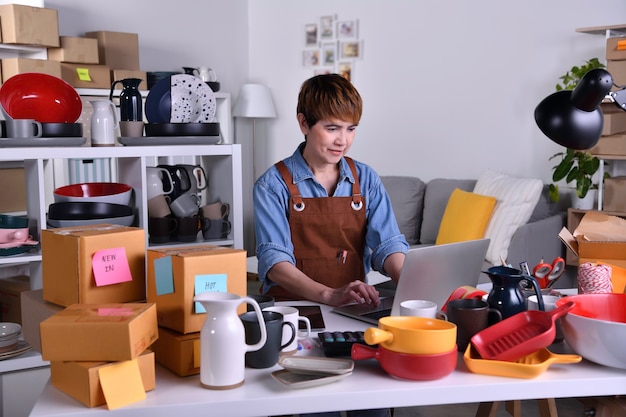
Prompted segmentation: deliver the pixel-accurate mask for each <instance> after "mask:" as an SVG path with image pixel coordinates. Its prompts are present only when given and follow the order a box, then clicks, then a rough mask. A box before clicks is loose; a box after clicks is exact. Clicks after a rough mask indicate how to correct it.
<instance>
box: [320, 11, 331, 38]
mask: <svg viewBox="0 0 626 417" xmlns="http://www.w3.org/2000/svg"><path fill="white" fill-rule="evenodd" d="M333 22H334V19H333V17H332V16H322V17H320V30H319V32H320V33H319V35H320V39H333V38H334V37H335V30H334V24H333Z"/></svg>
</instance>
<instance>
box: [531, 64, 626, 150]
mask: <svg viewBox="0 0 626 417" xmlns="http://www.w3.org/2000/svg"><path fill="white" fill-rule="evenodd" d="M612 86H613V77H612V76H611V74H609V72H608V71H606V70H603V69H593V70H591V71H589V72H588V73H586V74H585V76H584V77H583V78H582V79H581V80H580V82H579V83H578V85H577V86H576V88H574V89H573V90H571V91H569V90H564V91H557V92H556V93H554V94H551V95H549V96H548V97H546V98H545V99H543V101H542V102H541V103H539V105H538V106H537V108H536V109H535V121H536V122H537V126H539V129H541V131H542V132H543V133H544V134H545V135H546V136H547V137H549V138H550V139H552V140H553V141H554V142H556V143H558V144H559V145H563V146H565V147H566V148H571V149H576V150H583V149H589V148H591V147H593V146H594V145H595V144H596V143H598V141H599V140H600V135H601V133H602V126H603V118H602V110H600V103H601V102H602V100H603V99H604V98H605V97H606V95H607V94H608V95H609V97H610V98H611V100H612V101H613V102H614V103H615V104H616V105H617V106H618V107H619V108H621V109H622V110H624V111H626V91H624V90H625V89H626V87H623V88H622V89H620V90H617V91H613V92H610V93H609V91H610V90H611V87H612Z"/></svg>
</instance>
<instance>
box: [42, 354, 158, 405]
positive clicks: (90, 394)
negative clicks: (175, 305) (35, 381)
mask: <svg viewBox="0 0 626 417" xmlns="http://www.w3.org/2000/svg"><path fill="white" fill-rule="evenodd" d="M116 363H118V362H57V361H52V362H50V383H51V384H52V386H54V387H55V388H57V389H59V390H61V391H63V392H64V393H66V394H67V395H69V396H70V397H72V398H74V399H76V400H78V401H80V402H81V403H83V404H85V405H86V406H87V407H98V406H100V405H104V404H106V399H105V398H104V393H103V392H102V386H101V385H100V376H99V375H98V372H99V370H100V369H102V368H106V367H108V366H111V365H114V364H116ZM137 365H138V366H139V372H140V373H141V382H142V383H143V388H144V390H145V391H146V392H147V391H152V390H153V389H154V387H155V386H156V377H155V369H154V352H150V351H146V352H144V353H143V354H142V355H140V356H139V357H138V358H137Z"/></svg>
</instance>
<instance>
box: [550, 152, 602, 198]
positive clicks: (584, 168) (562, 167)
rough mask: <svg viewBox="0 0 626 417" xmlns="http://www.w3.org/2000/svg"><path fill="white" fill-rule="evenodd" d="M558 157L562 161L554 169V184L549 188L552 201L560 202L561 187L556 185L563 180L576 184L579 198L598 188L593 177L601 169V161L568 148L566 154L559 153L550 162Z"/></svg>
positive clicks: (588, 154) (586, 153) (587, 153)
mask: <svg viewBox="0 0 626 417" xmlns="http://www.w3.org/2000/svg"><path fill="white" fill-rule="evenodd" d="M558 157H560V158H561V160H560V161H559V163H558V164H557V165H555V166H554V167H553V170H554V171H553V173H552V181H553V183H552V184H550V186H549V193H550V199H551V200H552V201H555V202H556V201H559V186H558V185H557V184H556V183H557V182H559V181H561V180H565V182H566V183H568V184H569V183H571V182H575V185H576V196H577V197H578V198H585V196H586V195H587V193H588V192H589V190H592V189H597V188H598V185H597V184H594V183H593V175H594V174H595V173H596V172H597V171H598V169H599V168H600V159H598V158H597V157H595V156H593V155H591V154H590V153H589V152H587V151H577V150H574V149H570V148H566V150H565V152H558V153H556V154H554V155H552V156H551V157H550V158H549V159H548V160H550V161H551V160H552V159H555V158H558ZM605 176H607V175H605Z"/></svg>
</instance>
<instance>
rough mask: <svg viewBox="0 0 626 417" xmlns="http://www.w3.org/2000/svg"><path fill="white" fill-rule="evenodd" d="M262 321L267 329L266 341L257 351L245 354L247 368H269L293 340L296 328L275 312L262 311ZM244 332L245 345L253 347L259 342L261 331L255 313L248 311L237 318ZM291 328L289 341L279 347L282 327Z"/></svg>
mask: <svg viewBox="0 0 626 417" xmlns="http://www.w3.org/2000/svg"><path fill="white" fill-rule="evenodd" d="M262 313H263V321H265V328H266V329H267V341H266V342H265V345H263V347H262V348H261V349H259V350H256V351H253V352H246V359H245V360H246V366H247V367H249V368H270V367H272V366H274V365H276V362H278V356H279V355H280V351H281V350H283V349H284V348H285V347H287V346H289V345H290V344H291V342H293V339H295V337H296V335H297V333H296V327H295V326H294V325H293V323H290V322H285V321H284V320H283V315H282V314H280V313H277V312H275V311H263V312H262ZM239 317H240V318H241V321H242V322H243V327H244V329H245V331H246V344H248V345H253V344H255V343H258V342H259V340H261V329H260V327H259V320H258V319H257V316H256V312H254V311H250V312H247V313H243V314H242V315H240V316H239ZM285 326H289V327H290V328H291V337H290V338H289V341H288V342H287V343H285V344H282V345H281V343H280V342H281V341H282V338H283V327H285Z"/></svg>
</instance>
